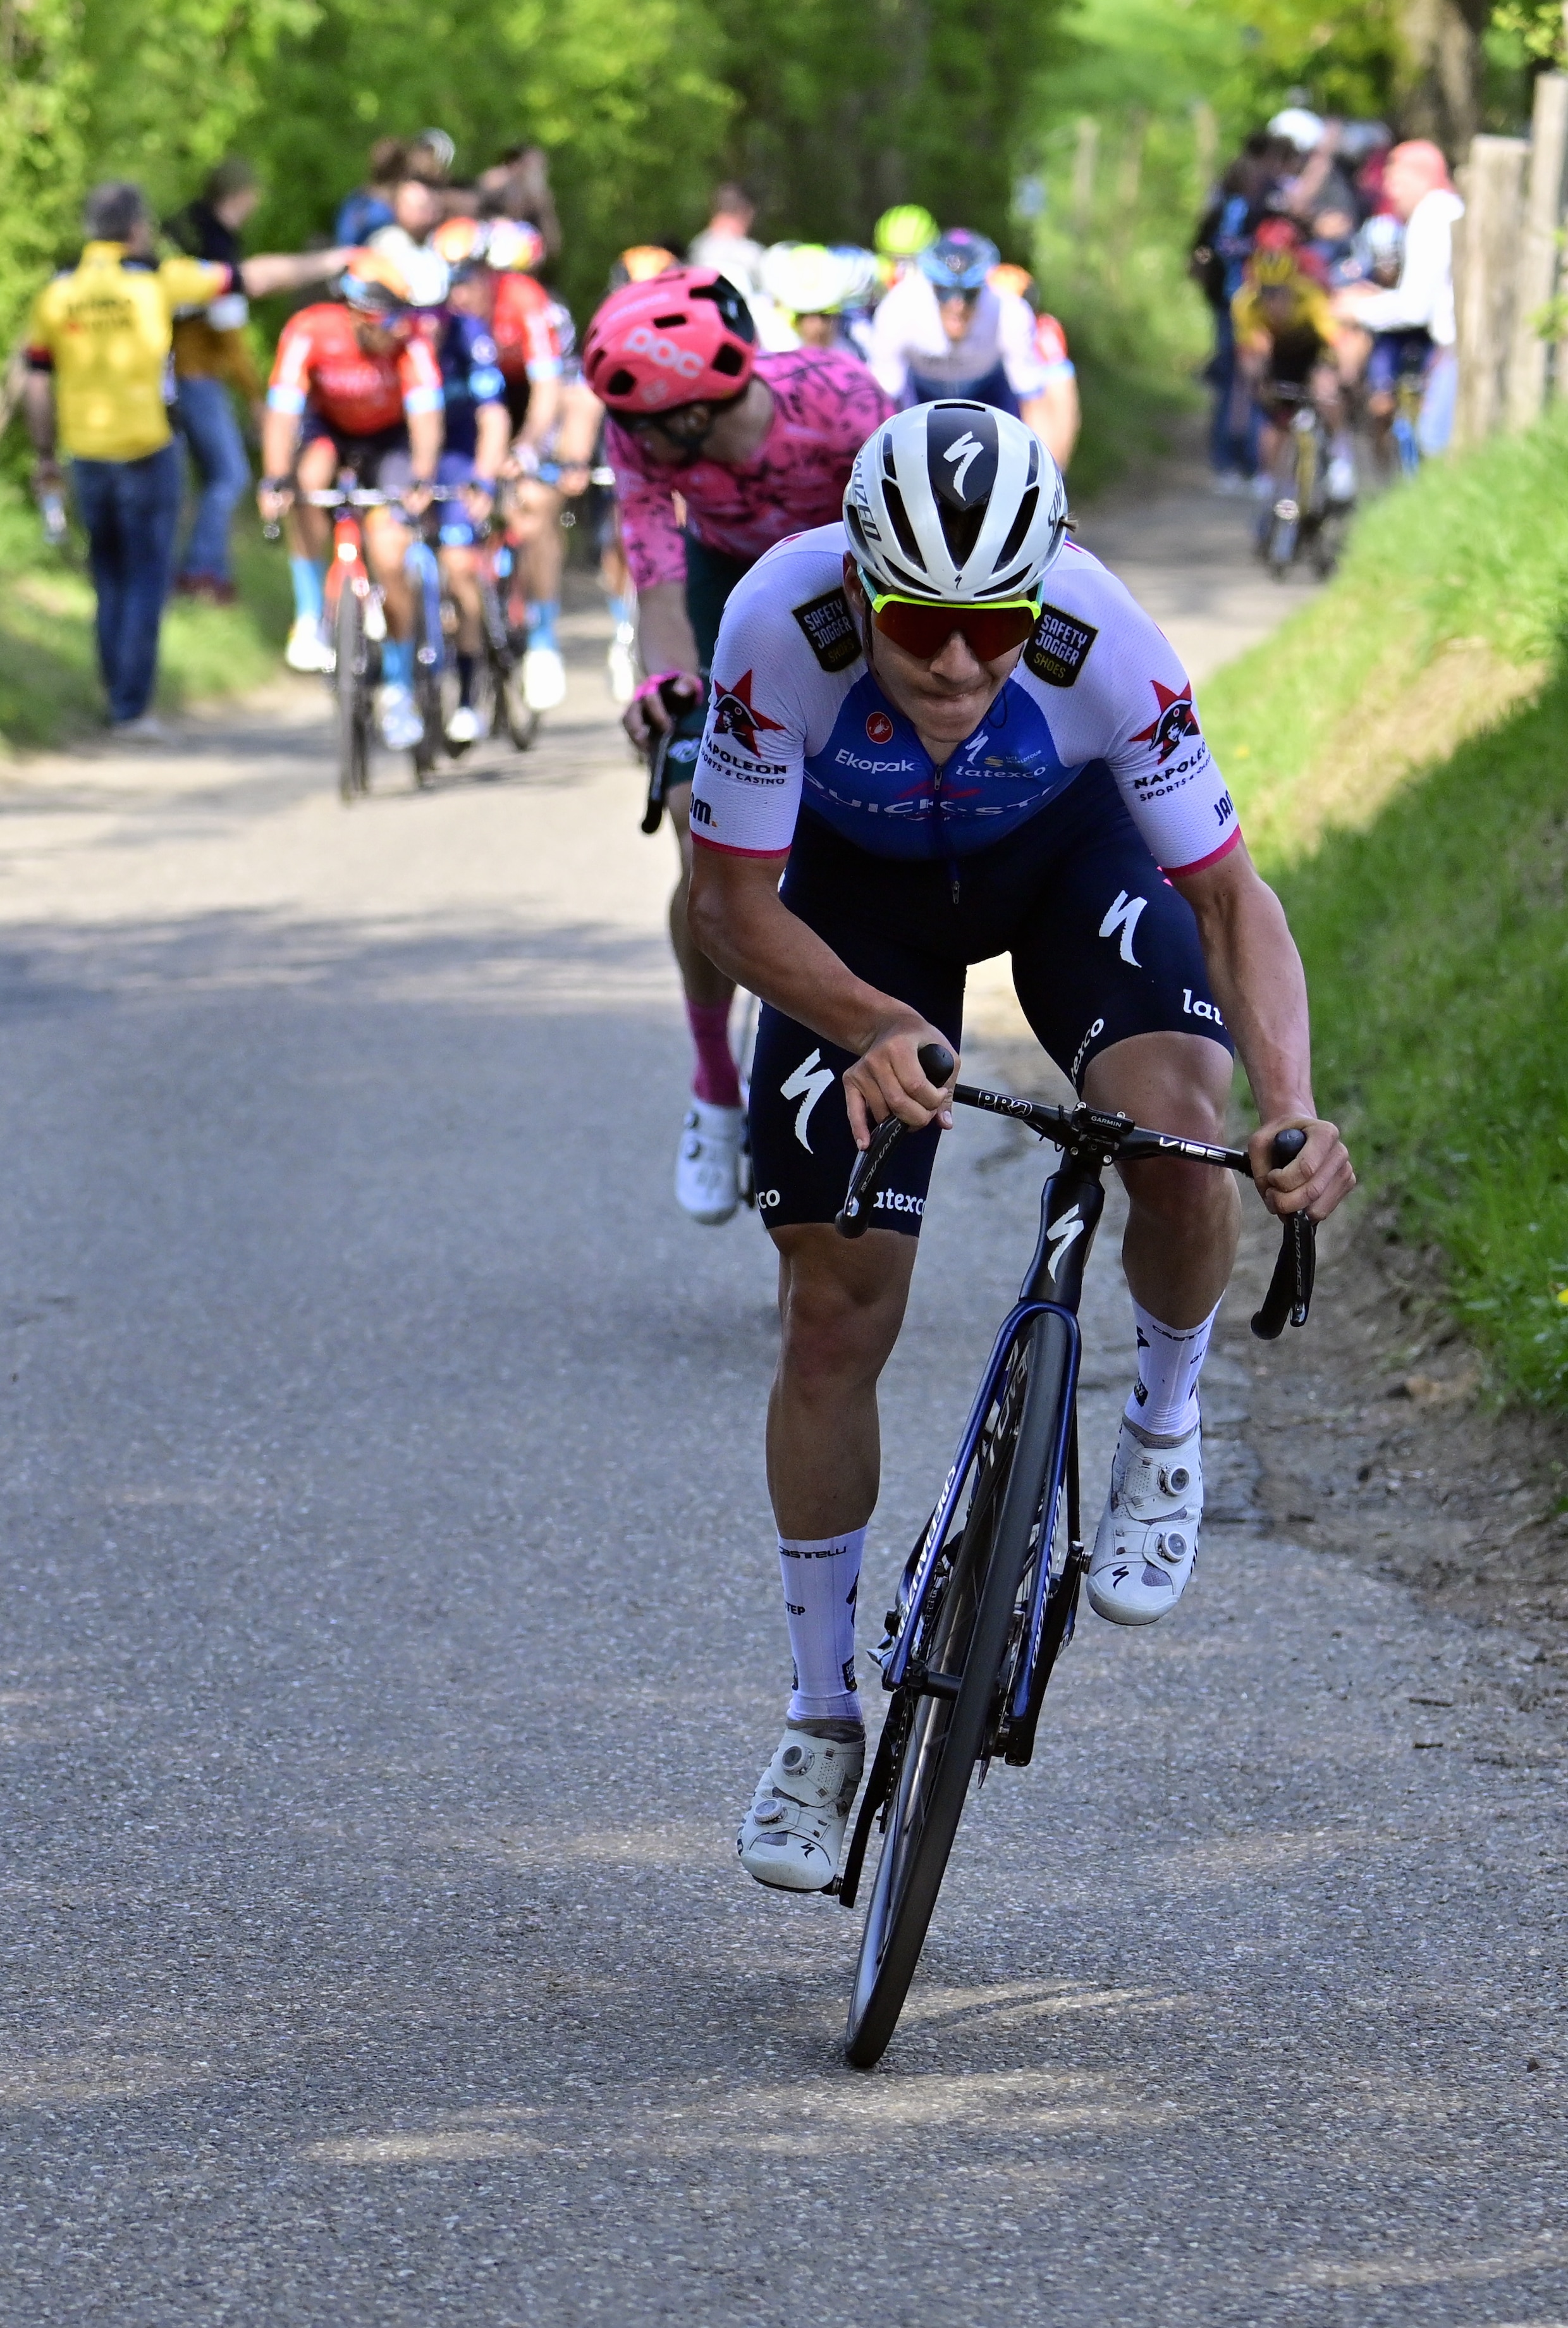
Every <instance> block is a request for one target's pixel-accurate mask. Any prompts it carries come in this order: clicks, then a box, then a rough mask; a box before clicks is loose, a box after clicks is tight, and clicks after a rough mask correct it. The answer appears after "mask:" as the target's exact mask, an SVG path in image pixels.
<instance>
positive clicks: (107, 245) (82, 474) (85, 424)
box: [26, 181, 348, 741]
mask: <svg viewBox="0 0 1568 2328" xmlns="http://www.w3.org/2000/svg"><path fill="white" fill-rule="evenodd" d="M86 227H87V237H88V240H87V247H86V249H84V250H83V252H82V254H81V258H80V259H79V262H78V264H77V265H76V266H75V267H73V268H68V269H67V270H66V272H65V273H63V274H61V275H57V276H56V277H55V278H54V280H53V282H52V283H51V284H49V285H48V286H46V288H45V289H44V290H42V292H41V293H40V294H39V296H38V299H37V301H36V302H35V304H34V306H33V320H32V323H31V325H30V326H29V330H28V335H27V364H28V378H27V390H26V406H27V426H28V430H29V433H30V435H31V436H32V438H33V450H34V452H35V453H36V454H37V456H38V459H37V466H36V468H35V471H34V483H35V486H36V487H37V489H38V490H39V491H40V492H41V493H42V492H43V491H46V490H49V489H50V488H51V487H52V488H58V486H59V484H60V483H61V470H60V467H59V465H58V462H57V459H56V446H57V442H58V446H59V449H60V450H61V451H62V452H64V453H65V454H66V455H68V456H69V458H70V472H71V486H72V490H73V492H74V494H75V497H76V505H77V512H78V515H79V517H80V519H81V522H82V524H83V526H84V527H85V528H86V530H87V537H88V554H89V564H90V566H91V568H92V578H93V585H94V587H95V589H96V590H97V592H98V664H99V668H100V670H101V671H102V673H103V682H104V690H105V692H106V693H107V697H108V705H109V724H110V726H111V728H114V729H115V730H116V731H117V732H118V733H119V734H121V735H125V736H128V737H137V738H142V739H145V740H149V741H158V740H161V738H162V735H163V731H162V729H161V728H159V726H158V723H157V721H156V719H155V718H154V717H153V715H152V713H151V712H150V711H149V709H148V706H149V704H150V703H151V701H152V699H153V690H154V686H155V684H156V681H157V669H158V632H159V627H160V625H161V624H162V621H163V601H164V598H165V597H166V596H167V595H168V588H169V568H170V562H171V559H172V555H173V547H174V529H175V526H176V524H177V523H178V521H179V515H180V485H181V460H180V453H179V448H178V447H177V446H176V445H175V444H174V442H173V434H172V431H171V428H170V425H169V404H168V396H169V391H170V372H171V355H172V351H173V336H174V317H175V314H177V312H178V311H179V310H180V309H181V308H204V307H210V305H211V304H212V302H213V301H214V300H217V299H221V298H222V297H223V296H225V294H226V293H229V292H232V291H234V290H236V289H238V290H241V291H244V292H245V293H246V294H247V296H259V295H261V294H262V293H265V292H268V291H286V290H292V289H294V288H295V287H296V286H300V285H303V284H306V283H315V282H319V281H321V280H322V278H323V277H326V276H330V275H334V274H337V273H339V272H340V271H341V268H342V267H343V265H344V263H345V261H346V259H347V257H348V254H347V252H345V251H341V250H328V251H312V252H310V253H308V254H305V255H303V256H283V255H269V256H268V257H266V258H247V259H245V260H243V261H241V262H240V263H239V264H238V266H229V265H224V264H221V263H217V262H213V261H210V260H206V259H200V258H166V259H164V260H163V262H162V264H160V263H159V261H158V260H157V259H156V258H154V255H153V226H152V221H151V219H150V217H149V215H148V212H147V206H146V203H145V200H144V199H143V195H142V191H141V188H140V187H139V186H134V185H129V184H126V183H123V182H117V181H115V182H110V183H107V184H104V185H100V186H95V187H94V188H93V190H92V192H90V193H89V196H88V199H87V213H86Z"/></svg>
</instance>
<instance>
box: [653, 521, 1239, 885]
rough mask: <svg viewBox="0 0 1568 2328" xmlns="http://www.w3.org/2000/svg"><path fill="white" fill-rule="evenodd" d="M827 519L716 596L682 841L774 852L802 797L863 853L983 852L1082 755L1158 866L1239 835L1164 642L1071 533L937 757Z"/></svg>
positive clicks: (1191, 864) (1204, 859) (1202, 861)
mask: <svg viewBox="0 0 1568 2328" xmlns="http://www.w3.org/2000/svg"><path fill="white" fill-rule="evenodd" d="M845 548H846V542H845V531H844V528H843V526H842V525H825V526H821V527H819V528H818V529H817V530H816V531H815V532H813V533H807V534H802V535H800V536H798V538H797V539H796V540H792V541H785V542H781V543H780V544H779V547H778V549H772V550H770V551H769V553H768V555H767V557H766V558H763V559H760V560H759V562H758V563H757V564H756V565H755V566H754V567H753V568H751V572H750V573H749V574H748V575H746V576H745V577H744V578H743V579H742V581H740V582H739V583H738V584H737V585H736V587H735V588H734V590H733V592H732V594H731V596H730V601H729V604H728V605H727V606H726V607H725V609H724V618H723V625H722V627H721V629H720V631H719V642H718V646H717V649H716V651H715V652H714V681H713V691H712V696H711V699H710V703H709V709H708V718H707V727H706V729H705V733H704V736H703V742H702V751H701V755H700V756H699V758H698V761H697V766H696V777H695V784H694V785H693V787H692V810H691V822H692V835H693V838H694V839H695V840H701V841H704V842H705V843H706V844H707V845H708V846H709V847H711V848H716V849H728V850H736V851H738V852H739V853H740V854H742V855H744V856H751V857H776V856H782V855H784V854H785V853H786V852H787V851H788V850H789V845H790V842H791V840H792V839H793V838H794V833H795V822H796V819H797V817H798V814H799V812H800V809H801V806H802V804H804V805H805V806H806V807H807V808H808V809H810V810H812V811H813V812H815V813H816V814H817V816H820V817H821V818H823V819H824V820H825V821H826V823H828V824H830V825H831V826H832V827H833V828H834V830H835V831H836V832H838V833H840V834H841V835H842V836H843V837H844V838H845V840H852V841H854V843H855V844H856V845H857V846H858V847H859V848H862V849H864V850H869V851H870V852H871V854H872V855H873V856H876V857H901V858H945V857H948V856H956V857H962V856H964V855H966V854H967V853H969V852H970V851H972V850H976V849H985V848H988V847H989V846H990V845H991V844H992V843H993V842H994V841H998V840H1004V839H1005V838H1006V836H1007V835H1008V834H1009V833H1010V832H1013V831H1017V829H1018V827H1019V826H1020V825H1022V824H1023V823H1024V822H1026V821H1027V820H1028V819H1029V818H1030V817H1031V816H1033V815H1035V814H1036V813H1037V812H1039V811H1040V810H1041V809H1042V808H1044V807H1045V806H1046V804H1047V803H1048V802H1050V801H1051V800H1054V799H1055V798H1056V797H1057V796H1058V795H1059V793H1063V792H1065V791H1066V789H1067V787H1068V786H1069V784H1071V783H1072V781H1073V779H1074V778H1075V777H1076V776H1078V775H1080V774H1082V773H1083V771H1084V769H1085V768H1087V767H1088V766H1090V765H1093V764H1094V763H1096V762H1097V761H1103V762H1104V763H1105V765H1106V766H1107V767H1108V768H1109V769H1110V771H1111V774H1112V775H1113V776H1114V777H1115V782H1116V785H1117V788H1118V790H1119V791H1120V793H1121V796H1122V798H1123V800H1124V801H1125V803H1126V805H1127V808H1128V810H1129V812H1131V814H1132V817H1133V821H1134V823H1135V824H1136V826H1137V828H1138V831H1139V832H1140V833H1141V834H1142V836H1143V840H1144V842H1145V843H1146V845H1147V847H1148V849H1149V850H1150V853H1151V854H1152V855H1153V858H1154V859H1155V861H1156V862H1157V863H1158V864H1159V865H1161V866H1162V867H1163V868H1165V869H1166V870H1167V871H1168V872H1171V873H1195V872H1197V871H1198V870H1199V868H1201V867H1203V866H1205V865H1209V864H1212V863H1213V862H1214V860H1215V859H1217V858H1220V857H1223V856H1225V855H1226V854H1227V851H1229V850H1232V849H1234V848H1235V846H1236V844H1237V841H1238V840H1240V838H1241V830H1240V827H1239V825H1238V824H1237V815H1236V810H1235V807H1234V806H1233V805H1232V803H1231V798H1230V794H1229V793H1228V792H1227V790H1226V787H1225V779H1224V777H1223V776H1222V775H1221V774H1220V773H1219V770H1218V768H1217V767H1216V765H1215V764H1214V758H1213V756H1212V754H1211V753H1210V751H1209V746H1208V744H1207V743H1206V742H1205V740H1204V737H1203V731H1202V729H1201V728H1200V727H1199V723H1198V712H1197V709H1196V707H1195V706H1194V703H1193V700H1192V685H1191V681H1190V680H1189V679H1188V677H1187V674H1186V672H1185V671H1183V670H1182V668H1181V663H1180V662H1179V661H1178V660H1177V657H1176V655H1175V652H1173V650H1172V648H1171V643H1170V641H1169V640H1168V639H1167V638H1166V637H1165V634H1164V633H1163V632H1162V631H1161V630H1160V629H1159V627H1158V626H1157V625H1156V624H1154V623H1153V621H1152V620H1151V619H1150V617H1149V616H1148V615H1146V614H1144V612H1143V608H1142V607H1141V606H1140V605H1138V604H1137V602H1136V600H1135V599H1134V597H1133V596H1131V594H1130V592H1129V591H1128V590H1127V589H1126V588H1125V587H1124V585H1123V584H1122V583H1120V582H1118V581H1117V579H1116V577H1115V575H1114V574H1111V573H1108V572H1107V571H1106V568H1105V567H1103V566H1102V565H1101V564H1100V562H1099V560H1098V559H1097V558H1091V557H1090V555H1089V553H1088V552H1087V550H1086V549H1078V547H1077V545H1076V544H1075V543H1072V542H1069V544H1068V545H1067V547H1066V548H1065V549H1063V551H1062V554H1061V556H1060V558H1059V559H1058V560H1057V563H1056V564H1055V565H1054V566H1053V567H1052V568H1051V569H1050V573H1049V574H1048V575H1047V576H1046V577H1045V580H1044V584H1043V586H1042V587H1043V589H1044V593H1045V599H1046V604H1045V606H1044V608H1043V611H1042V612H1041V618H1040V621H1039V623H1038V624H1037V625H1036V628H1035V631H1034V634H1033V636H1032V637H1031V640H1030V642H1029V643H1028V645H1027V646H1026V647H1025V648H1024V650H1023V653H1022V657H1021V658H1020V660H1019V662H1018V666H1017V668H1016V670H1015V671H1013V675H1012V677H1011V678H1010V679H1009V680H1008V681H1006V683H1005V685H1004V686H1003V688H1002V690H1001V692H1000V693H999V694H998V695H997V697H996V699H995V700H994V703H993V704H992V706H991V709H990V710H989V711H988V712H987V713H986V715H985V718H984V719H983V720H982V721H981V723H980V725H979V727H978V728H975V732H974V734H973V735H972V736H970V737H968V738H967V740H966V742H964V743H962V744H960V745H959V746H957V749H956V750H955V751H954V752H953V753H952V754H951V755H950V756H949V757H948V759H947V761H946V762H945V763H944V765H942V767H941V768H940V769H938V767H937V766H936V765H935V764H934V763H933V761H932V760H931V758H930V756H929V754H928V752H927V751H926V748H925V746H924V745H923V744H922V743H921V742H920V740H919V737H918V736H917V735H916V733H915V731H914V729H913V728H912V727H911V726H910V723H909V721H908V720H907V719H906V718H904V716H903V714H902V713H901V711H899V710H898V709H896V708H895V706H894V705H893V704H892V703H891V701H890V700H889V699H888V698H887V697H885V696H884V695H883V694H882V690H881V689H880V687H879V686H878V685H877V682H876V680H875V679H874V678H873V674H872V672H871V671H870V670H869V669H868V667H867V664H866V661H865V657H864V655H863V652H862V651H861V642H860V636H859V634H858V632H857V630H856V627H855V624H854V620H853V618H852V616H851V614H850V609H849V603H848V600H847V599H846V598H845V594H844V557H845Z"/></svg>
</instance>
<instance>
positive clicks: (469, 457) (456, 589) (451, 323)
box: [436, 219, 511, 744]
mask: <svg viewBox="0 0 1568 2328" xmlns="http://www.w3.org/2000/svg"><path fill="white" fill-rule="evenodd" d="M465 230H467V231H466V233H465ZM485 237H486V229H485V228H484V227H483V226H482V225H481V223H480V221H478V220H477V219H449V220H447V221H446V223H445V224H444V226H443V227H442V229H441V230H440V249H441V252H442V256H443V258H445V260H446V262H447V265H448V267H449V268H451V280H450V283H449V286H448V289H447V305H446V309H445V312H444V313H443V316H442V319H441V322H440V324H439V326H438V332H437V340H436V353H437V355H438V357H439V359H440V362H441V380H442V387H443V390H444V392H445V396H446V442H445V446H444V449H443V453H442V455H441V463H440V466H439V468H438V470H437V472H436V483H437V484H438V485H446V486H449V487H450V486H461V487H462V488H463V489H464V490H463V494H462V500H461V501H458V502H445V503H443V506H442V512H441V551H440V555H441V563H442V567H443V571H444V574H445V577H446V583H447V587H448V588H449V589H450V590H451V592H452V595H453V598H454V599H455V600H456V602H457V609H458V630H457V686H458V700H457V709H455V711H453V715H452V717H451V718H450V719H449V720H448V721H447V723H446V734H447V740H448V741H449V742H450V743H453V744H471V743H473V742H474V741H475V740H476V738H477V737H478V735H479V732H480V723H479V715H478V714H477V712H476V711H475V710H474V709H473V682H474V674H475V672H476V671H477V670H478V668H479V663H480V658H481V655H482V654H483V652H484V615H483V609H482V605H481V597H480V587H479V576H478V574H477V572H476V571H475V568H474V554H473V551H474V541H475V539H476V529H477V528H478V527H481V526H482V525H483V524H484V522H485V521H486V520H487V519H488V518H489V516H490V512H491V510H492V508H493V507H494V503H495V494H496V482H497V479H498V478H499V475H500V473H501V471H502V469H503V468H504V467H505V465H506V462H507V456H508V454H509V450H510V446H511V418H510V415H509V412H508V410H507V384H506V381H505V380H504V379H503V377H502V374H501V368H500V358H499V354H498V352H497V349H496V343H495V341H494V339H493V338H492V337H491V335H490V324H489V321H488V319H487V309H488V305H489V286H488V285H487V284H486V283H485V282H484V280H483V279H482V278H483V268H484V249H485Z"/></svg>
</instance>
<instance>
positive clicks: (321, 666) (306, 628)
mask: <svg viewBox="0 0 1568 2328" xmlns="http://www.w3.org/2000/svg"><path fill="white" fill-rule="evenodd" d="M283 659H284V661H285V662H286V663H287V665H288V667H289V669H290V671H320V672H322V674H323V675H324V676H330V675H331V672H332V671H335V670H336V669H337V663H338V658H337V656H336V655H335V654H334V653H333V652H332V648H331V641H330V640H328V639H324V638H323V637H322V626H321V624H320V623H319V622H318V621H317V620H316V618H315V616H314V615H296V616H295V618H294V621H293V622H292V623H291V624H289V634H288V644H287V645H286V646H285V648H284V651H283Z"/></svg>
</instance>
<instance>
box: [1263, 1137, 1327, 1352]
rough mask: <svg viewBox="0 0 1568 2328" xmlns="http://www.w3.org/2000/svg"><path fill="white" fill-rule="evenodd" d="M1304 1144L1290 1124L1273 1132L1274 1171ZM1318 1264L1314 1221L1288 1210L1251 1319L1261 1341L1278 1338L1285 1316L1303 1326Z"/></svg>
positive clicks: (1300, 1149) (1271, 1155)
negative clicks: (1274, 1258)
mask: <svg viewBox="0 0 1568 2328" xmlns="http://www.w3.org/2000/svg"><path fill="white" fill-rule="evenodd" d="M1306 1144H1307V1135H1306V1133H1305V1132H1304V1131H1296V1130H1295V1129H1294V1128H1293V1129H1292V1130H1290V1131H1281V1132H1276V1134H1275V1135H1274V1146H1273V1148H1272V1149H1271V1150H1270V1151H1269V1160H1270V1162H1271V1163H1272V1164H1273V1165H1274V1169H1275V1170H1276V1171H1277V1170H1278V1169H1279V1168H1280V1166H1281V1165H1282V1164H1289V1163H1290V1162H1292V1161H1293V1159H1294V1158H1296V1157H1297V1156H1299V1155H1300V1154H1301V1152H1302V1149H1303V1148H1304V1147H1305V1146H1306ZM1316 1266H1317V1231H1316V1225H1315V1223H1313V1222H1311V1221H1310V1220H1309V1219H1308V1218H1307V1216H1306V1215H1305V1213H1290V1214H1287V1215H1286V1216H1285V1222H1284V1235H1283V1240H1282V1242H1281V1244H1280V1257H1279V1259H1278V1260H1277V1261H1276V1262H1275V1263H1274V1276H1273V1279H1272V1280H1271V1281H1270V1284H1269V1289H1268V1291H1267V1292H1266V1293H1265V1295H1264V1299H1263V1308H1262V1309H1260V1310H1258V1312H1257V1314H1256V1315H1255V1318H1254V1319H1253V1321H1252V1330H1253V1332H1254V1333H1255V1335H1256V1336H1257V1338H1258V1340H1259V1341H1260V1342H1277V1341H1278V1339H1279V1338H1280V1336H1281V1335H1282V1334H1283V1332H1284V1329H1285V1321H1286V1319H1289V1320H1290V1323H1291V1324H1292V1325H1293V1326H1304V1325H1305V1324H1306V1322H1307V1312H1308V1310H1309V1309H1311V1306H1312V1275H1313V1272H1314V1270H1315V1268H1316Z"/></svg>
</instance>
